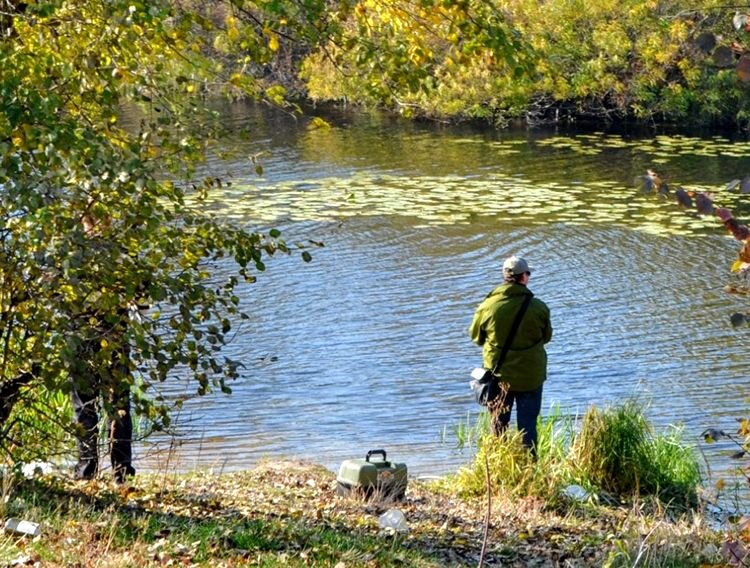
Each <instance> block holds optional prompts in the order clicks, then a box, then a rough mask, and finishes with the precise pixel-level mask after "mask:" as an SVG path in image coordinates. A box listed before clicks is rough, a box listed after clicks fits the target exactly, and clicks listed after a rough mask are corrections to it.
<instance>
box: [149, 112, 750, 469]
mask: <svg viewBox="0 0 750 568" xmlns="http://www.w3.org/2000/svg"><path fill="white" fill-rule="evenodd" d="M224 117H225V120H226V122H227V125H228V126H229V127H230V128H231V129H232V131H233V133H231V134H229V135H228V136H227V139H226V144H225V145H226V147H227V148H229V149H231V150H233V151H234V152H235V155H234V157H233V158H232V159H230V161H229V162H220V161H219V160H215V161H211V162H209V164H207V166H206V172H205V173H206V174H207V175H211V176H212V177H219V178H221V179H222V181H223V182H224V184H225V185H224V186H223V187H222V188H221V189H217V190H216V191H215V192H214V193H213V194H212V196H211V199H210V205H209V207H210V209H211V210H212V211H213V212H214V214H216V215H217V216H218V217H220V218H223V219H225V220H228V221H231V222H235V223H239V224H241V225H243V226H246V227H248V228H253V229H260V230H267V229H268V228H271V227H276V228H279V229H280V230H282V232H283V235H284V237H285V238H286V240H287V242H289V243H290V244H296V243H302V244H306V245H308V246H309V249H308V250H309V251H310V252H311V253H312V255H313V261H312V262H310V263H305V262H303V261H302V260H301V258H300V255H299V252H295V253H294V254H293V255H291V256H288V257H287V256H283V255H282V256H279V257H274V258H273V259H271V260H269V261H268V262H267V266H268V269H267V271H266V272H264V273H262V274H260V275H259V278H258V282H257V283H256V284H253V285H249V286H247V287H246V288H243V289H242V290H241V296H242V300H243V306H244V308H245V310H246V312H247V313H248V315H249V316H250V317H249V319H248V320H245V321H243V322H241V323H240V326H239V328H238V331H237V334H236V336H235V337H234V338H233V341H232V343H231V345H230V346H229V347H228V348H227V353H228V355H229V356H231V357H232V358H234V359H239V360H241V361H243V362H244V364H245V365H246V366H245V368H244V370H243V372H242V376H241V378H240V379H239V380H237V381H235V382H234V383H233V384H232V385H231V386H232V388H233V391H234V392H233V394H232V395H230V396H227V395H223V394H220V393H217V394H212V395H209V396H206V397H202V398H198V397H191V398H189V399H188V400H187V402H186V403H185V406H184V408H183V410H182V411H181V412H180V414H179V416H178V425H179V427H180V435H179V436H178V437H177V438H173V439H171V438H170V439H165V438H158V437H157V438H153V439H152V440H151V441H150V442H149V444H148V445H145V444H144V445H142V446H140V447H139V448H138V460H139V461H140V462H141V465H142V467H151V468H156V467H166V466H169V467H177V468H179V469H191V468H194V467H212V468H215V469H223V470H237V469H245V468H249V467H252V466H253V465H254V464H256V463H257V462H258V461H259V460H261V459H263V458H265V457H282V456H283V457H288V458H303V459H309V460H312V461H315V462H318V463H321V464H323V465H325V466H327V467H329V468H331V469H334V470H335V469H337V467H338V465H339V464H340V463H341V461H342V460H344V459H349V458H354V457H363V456H364V454H365V453H366V452H367V451H368V450H370V449H374V448H384V449H386V450H387V452H388V456H389V458H390V459H393V460H396V461H402V462H406V463H407V464H408V466H409V469H410V473H414V474H416V475H431V474H441V473H445V472H449V471H452V470H455V469H456V468H458V467H460V466H461V465H462V464H464V463H466V462H467V461H468V460H470V459H471V457H472V452H471V450H470V449H464V450H460V449H458V448H457V447H456V436H455V433H454V431H455V428H456V426H457V425H458V424H459V423H461V422H462V421H463V422H465V421H466V420H467V419H468V420H470V421H472V420H474V419H475V418H476V415H477V413H478V407H477V406H476V405H475V404H474V403H473V402H472V398H471V394H470V391H469V388H468V381H469V372H470V370H471V369H472V368H473V367H474V366H477V365H479V364H480V359H481V358H480V349H479V348H478V347H476V346H474V345H473V344H471V342H470V341H469V338H468V335H467V327H468V325H469V323H470V321H471V317H472V315H473V311H474V308H475V307H476V305H477V304H478V303H479V302H480V301H481V300H482V299H483V298H484V296H485V295H486V294H487V293H488V292H489V291H490V290H491V289H492V288H493V287H494V286H496V285H497V284H498V282H499V278H500V266H501V263H502V260H503V259H504V258H505V257H506V256H508V255H510V254H513V253H517V254H520V255H523V256H524V257H526V258H527V259H528V260H529V261H530V263H531V264H532V266H533V267H534V272H533V275H532V279H531V282H530V288H531V289H532V290H533V292H534V293H535V294H536V295H537V296H538V297H540V298H542V299H543V300H544V301H545V302H546V303H547V304H548V305H549V307H550V309H551V313H552V322H553V327H554V337H553V341H552V342H551V343H550V344H549V345H548V353H549V378H548V381H547V383H546V384H545V387H544V388H545V391H544V404H543V413H544V414H549V413H550V412H552V409H553V408H557V409H558V410H555V412H561V413H563V414H565V415H581V414H582V413H583V412H585V410H586V408H587V407H588V406H589V405H592V404H595V405H598V406H604V405H607V404H613V403H618V402H623V401H625V400H627V399H630V398H637V399H638V400H639V401H641V402H642V403H643V404H644V405H645V406H646V408H647V411H646V412H647V415H648V416H649V418H650V419H651V420H652V421H653V422H654V424H655V425H656V426H657V427H659V428H661V427H665V426H667V425H669V424H681V425H683V426H684V435H685V438H686V439H687V440H688V441H691V442H696V443H697V442H698V441H699V439H700V433H701V432H702V431H703V430H704V429H705V428H708V427H714V428H723V429H725V430H727V431H734V430H735V429H736V418H738V417H742V416H744V415H745V412H746V411H747V408H748V404H747V402H746V397H747V395H748V388H747V380H746V369H747V353H746V349H745V346H746V344H747V341H748V332H749V330H748V329H747V328H745V327H743V328H741V329H734V328H732V326H731V325H730V323H729V315H730V314H731V313H732V312H736V311H742V312H744V311H745V310H747V307H748V306H747V300H746V298H742V297H737V296H732V295H729V294H727V293H725V292H724V291H723V287H724V285H725V284H726V283H727V282H729V281H731V278H732V276H731V275H730V273H729V268H730V266H731V264H732V262H733V261H734V259H735V258H736V253H737V250H738V243H736V242H735V241H733V240H732V239H731V237H728V236H726V235H725V233H724V232H723V229H722V227H721V226H720V224H719V222H718V221H717V220H716V219H715V218H703V217H699V216H697V215H696V214H695V213H691V212H688V211H683V210H680V209H679V208H678V207H677V205H676V204H675V203H674V202H673V200H671V199H664V198H661V197H659V196H657V195H654V194H650V193H644V192H643V191H641V189H640V188H639V187H638V185H637V183H636V181H635V178H636V177H637V176H639V175H642V174H644V173H645V172H646V170H647V169H648V168H654V169H657V170H658V171H659V172H660V173H661V175H662V176H663V177H664V178H665V179H666V180H667V181H668V182H669V183H670V185H671V186H672V187H673V188H674V187H676V186H677V185H682V186H683V187H685V188H688V189H695V190H710V191H712V192H714V193H715V199H716V201H717V202H720V203H722V204H726V205H728V206H730V207H731V208H733V209H735V210H736V211H739V212H740V213H742V212H743V211H745V212H747V215H746V217H747V216H748V215H750V212H748V209H750V208H748V207H747V206H746V205H745V204H743V201H744V200H747V199H750V197H743V196H739V195H737V194H736V193H732V192H731V191H728V190H727V189H726V188H725V186H726V184H727V182H728V181H730V180H731V179H733V178H738V177H744V176H745V175H747V174H748V173H750V172H749V170H750V144H748V143H747V142H745V141H737V140H735V141H732V140H729V139H727V138H722V137H719V136H688V135H685V134H683V135H672V136H667V135H654V134H649V135H645V136H644V135H640V136H635V135H627V134H624V135H623V134H604V133H602V132H590V131H589V132H580V131H579V132H577V133H571V132H559V131H541V130H536V131H530V130H518V131H510V132H509V131H503V132H495V131H483V130H478V129H472V128H468V127H463V128H458V127H453V128H448V127H442V126H440V125H435V124H415V123H410V122H404V121H399V120H395V119H387V118H382V117H371V116H370V117H359V118H352V117H347V116H337V117H334V118H333V119H331V124H332V126H331V127H330V128H325V127H320V128H315V127H314V124H313V123H312V122H311V119H310V117H306V118H297V119H295V118H294V117H292V116H290V115H288V114H286V113H281V112H274V111H270V110H267V109H263V108H259V107H254V106H245V105H233V106H231V107H228V108H227V109H225V110H224ZM251 155H255V156H257V158H256V160H257V161H258V162H259V163H261V164H262V166H263V175H262V176H258V175H257V174H256V173H255V165H254V163H253V161H252V160H250V159H249V156H251ZM227 181H229V182H231V185H226V182H227ZM743 208H744V209H743ZM310 241H314V242H315V243H323V244H324V245H325V246H323V247H318V246H315V245H314V244H313V243H311V242H310ZM223 270H229V267H228V266H223V267H219V268H218V271H219V272H221V271H223ZM164 389H165V390H166V392H167V394H168V395H169V396H171V397H176V396H178V395H181V394H185V395H188V394H190V393H191V392H192V387H191V386H190V385H185V384H182V383H181V382H179V381H175V383H170V384H168V385H164ZM170 447H171V448H172V450H174V451H173V452H168V451H167V449H168V448H170ZM727 449H728V447H722V446H720V445H719V446H716V445H714V446H711V448H708V450H710V451H709V452H708V455H709V460H715V461H717V463H720V462H722V460H723V459H725V458H721V452H724V451H726V450H727ZM712 456H713V457H712Z"/></svg>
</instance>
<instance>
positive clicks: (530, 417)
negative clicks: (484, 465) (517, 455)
mask: <svg viewBox="0 0 750 568" xmlns="http://www.w3.org/2000/svg"><path fill="white" fill-rule="evenodd" d="M543 386H544V385H540V386H539V388H538V389H536V390H533V391H515V390H502V391H501V393H500V396H499V397H498V399H497V401H496V402H494V403H493V406H494V404H497V405H498V406H497V408H498V410H497V411H496V412H494V413H493V415H492V433H493V434H495V436H499V435H500V434H501V433H502V432H504V431H505V430H506V429H507V428H508V424H510V412H511V410H513V403H514V402H515V403H516V421H517V423H518V429H519V430H520V431H521V432H522V433H523V445H524V446H526V447H527V448H529V449H530V450H531V453H532V454H533V455H534V456H536V421H537V418H538V417H539V412H540V411H541V410H542V387H543Z"/></svg>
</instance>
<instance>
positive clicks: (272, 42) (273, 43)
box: [268, 36, 279, 51]
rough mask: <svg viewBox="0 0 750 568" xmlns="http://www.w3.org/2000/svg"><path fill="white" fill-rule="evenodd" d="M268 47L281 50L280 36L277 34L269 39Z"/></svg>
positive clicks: (272, 49)
mask: <svg viewBox="0 0 750 568" xmlns="http://www.w3.org/2000/svg"><path fill="white" fill-rule="evenodd" d="M268 48H269V49H270V50H271V51H278V50H279V38H278V37H276V36H272V37H271V39H270V40H268Z"/></svg>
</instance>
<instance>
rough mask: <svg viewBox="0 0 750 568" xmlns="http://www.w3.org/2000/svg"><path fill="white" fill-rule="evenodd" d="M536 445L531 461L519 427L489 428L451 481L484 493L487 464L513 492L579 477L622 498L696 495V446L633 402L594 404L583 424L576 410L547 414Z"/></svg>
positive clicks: (679, 499) (555, 491) (494, 480)
mask: <svg viewBox="0 0 750 568" xmlns="http://www.w3.org/2000/svg"><path fill="white" fill-rule="evenodd" d="M484 423H486V421H484ZM537 448H538V459H537V461H533V460H532V459H531V456H530V454H529V452H528V451H527V450H526V449H525V448H524V447H523V446H522V444H521V437H520V435H519V433H518V432H515V431H509V432H507V433H505V434H504V435H502V436H500V437H494V436H492V435H490V434H489V433H487V432H486V431H485V433H484V435H483V436H482V437H481V438H480V441H479V443H478V448H477V454H476V456H475V458H474V460H473V462H472V463H471V464H470V465H469V466H467V467H464V468H462V469H461V470H460V471H459V472H458V473H457V474H456V475H455V476H453V477H452V478H451V480H450V484H451V485H452V486H453V488H455V489H456V490H458V491H459V492H461V493H463V494H475V495H478V494H481V493H484V492H485V491H486V487H487V484H486V478H487V466H489V477H490V485H491V487H492V488H493V489H494V490H495V491H496V492H500V493H503V494H506V495H509V496H520V495H534V496H538V497H542V498H545V499H549V500H552V501H554V500H555V499H556V498H557V497H558V496H559V495H560V493H561V490H562V489H563V488H564V487H566V486H568V485H571V484H578V485H581V486H583V487H585V488H587V489H588V490H590V491H591V492H593V493H600V494H602V495H606V496H611V497H612V498H615V499H617V500H619V499H622V498H627V497H633V496H640V497H644V496H654V497H657V498H659V499H660V500H662V501H665V502H668V503H671V504H675V505H680V506H687V507H691V506H694V505H695V504H696V502H697V497H696V495H697V493H696V491H697V487H698V485H699V483H700V481H701V476H700V467H699V464H698V460H697V457H696V454H695V453H694V452H693V450H692V448H691V447H689V446H688V445H686V444H685V443H684V441H683V440H682V438H681V433H680V431H679V430H678V429H675V428H672V429H670V430H669V431H668V432H666V433H656V432H655V431H654V429H653V427H652V426H651V425H650V423H649V422H648V420H647V419H646V418H645V416H644V414H643V411H642V410H641V409H640V408H639V407H638V406H637V405H636V404H635V403H632V402H629V403H626V404H624V405H621V406H617V407H612V408H606V409H598V408H596V407H591V408H590V409H589V410H588V411H587V412H586V414H585V415H584V417H583V419H582V421H581V425H580V429H579V430H577V429H576V423H575V421H574V420H573V419H572V418H569V417H562V416H561V415H560V414H559V413H555V414H554V415H553V416H551V417H549V418H547V419H545V420H542V422H541V424H540V427H539V439H538V445H537Z"/></svg>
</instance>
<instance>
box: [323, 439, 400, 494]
mask: <svg viewBox="0 0 750 568" xmlns="http://www.w3.org/2000/svg"><path fill="white" fill-rule="evenodd" d="M373 456H381V457H382V459H376V460H371V459H370V458H372V457H373ZM336 482H337V483H336V493H337V494H338V495H345V496H346V495H352V494H356V495H361V496H363V497H365V498H366V499H378V500H387V499H392V500H397V501H400V500H401V499H403V498H404V494H405V493H406V483H407V480H406V464H405V463H395V462H389V461H388V458H387V457H386V454H385V450H370V451H369V452H367V455H366V456H365V458H364V459H355V460H346V461H345V462H344V463H342V464H341V468H339V475H338V477H336Z"/></svg>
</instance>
